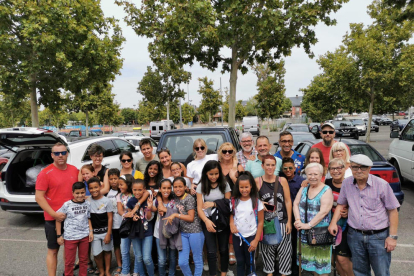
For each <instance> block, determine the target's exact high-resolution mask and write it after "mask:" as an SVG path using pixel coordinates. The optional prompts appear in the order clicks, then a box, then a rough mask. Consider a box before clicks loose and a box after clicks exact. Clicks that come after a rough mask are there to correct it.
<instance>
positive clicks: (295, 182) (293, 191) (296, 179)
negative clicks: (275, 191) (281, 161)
mask: <svg viewBox="0 0 414 276" xmlns="http://www.w3.org/2000/svg"><path fill="white" fill-rule="evenodd" d="M281 176H283V177H284V178H286V176H285V175H284V174H282V175H281ZM286 180H287V182H288V184H289V190H290V198H291V199H292V204H293V202H294V201H295V198H296V195H297V194H298V192H299V190H300V188H301V186H300V185H301V184H302V182H303V180H305V178H303V177H302V176H300V175H298V174H295V175H294V176H293V178H292V179H291V180H288V179H287V178H286Z"/></svg>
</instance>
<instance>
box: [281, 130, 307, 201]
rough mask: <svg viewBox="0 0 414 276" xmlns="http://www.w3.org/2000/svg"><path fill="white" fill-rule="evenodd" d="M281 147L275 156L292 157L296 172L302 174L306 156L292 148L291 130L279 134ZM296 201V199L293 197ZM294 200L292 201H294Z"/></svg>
mask: <svg viewBox="0 0 414 276" xmlns="http://www.w3.org/2000/svg"><path fill="white" fill-rule="evenodd" d="M279 147H280V148H281V149H280V151H278V152H276V153H275V157H279V158H280V159H283V158H285V157H290V158H292V159H293V161H294V162H295V167H296V174H300V172H301V171H302V168H303V165H304V164H305V156H303V155H302V154H300V153H299V152H297V151H295V150H293V149H292V147H293V135H292V133H290V132H289V131H282V132H281V133H280V134H279ZM293 201H294V199H293ZM293 201H292V202H293Z"/></svg>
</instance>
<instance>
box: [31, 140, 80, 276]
mask: <svg viewBox="0 0 414 276" xmlns="http://www.w3.org/2000/svg"><path fill="white" fill-rule="evenodd" d="M68 153H69V152H68V149H67V148H66V146H65V145H63V144H62V143H56V144H55V145H54V146H53V147H52V159H53V163H52V164H51V165H49V166H47V167H46V168H45V169H44V170H42V171H41V172H40V173H39V175H38V176H37V181H36V194H35V198H36V202H37V203H38V204H39V206H40V207H41V208H42V209H43V211H44V216H45V232H46V239H47V248H48V251H47V257H46V265H47V271H48V275H49V276H52V275H53V276H55V275H56V265H57V255H58V251H59V244H58V243H57V238H58V237H57V235H56V225H55V224H56V222H55V220H57V221H63V220H64V219H65V215H64V214H63V213H57V212H56V211H57V210H58V209H59V208H60V207H62V205H63V203H65V202H66V201H68V200H70V199H72V185H73V183H75V182H77V181H78V173H79V171H78V169H77V168H76V167H75V166H72V165H69V164H67V163H66V161H67V159H68ZM62 225H63V224H62ZM62 231H63V229H62Z"/></svg>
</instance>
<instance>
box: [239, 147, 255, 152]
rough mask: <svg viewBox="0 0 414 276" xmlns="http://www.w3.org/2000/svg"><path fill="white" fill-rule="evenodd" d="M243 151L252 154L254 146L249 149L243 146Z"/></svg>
mask: <svg viewBox="0 0 414 276" xmlns="http://www.w3.org/2000/svg"><path fill="white" fill-rule="evenodd" d="M241 147H242V149H243V151H247V152H251V151H252V150H253V146H249V147H243V146H241Z"/></svg>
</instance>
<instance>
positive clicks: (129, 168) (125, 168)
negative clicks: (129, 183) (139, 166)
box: [119, 151, 144, 179]
mask: <svg viewBox="0 0 414 276" xmlns="http://www.w3.org/2000/svg"><path fill="white" fill-rule="evenodd" d="M119 161H121V167H122V168H121V172H120V175H125V174H130V175H132V176H133V177H134V178H135V179H144V175H143V174H142V173H141V172H140V171H138V170H135V169H134V158H133V157H132V153H131V152H130V151H122V152H121V154H120V155H119Z"/></svg>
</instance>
